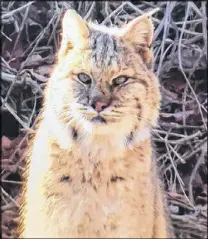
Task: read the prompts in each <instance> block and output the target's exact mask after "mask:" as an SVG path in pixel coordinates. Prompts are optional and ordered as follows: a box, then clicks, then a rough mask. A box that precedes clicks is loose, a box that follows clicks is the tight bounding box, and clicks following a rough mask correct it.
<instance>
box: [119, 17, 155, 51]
mask: <svg viewBox="0 0 208 239" xmlns="http://www.w3.org/2000/svg"><path fill="white" fill-rule="evenodd" d="M153 34H154V26H153V24H152V21H151V19H150V18H149V17H148V16H146V15H142V16H140V17H137V18H135V19H134V20H132V21H131V22H130V23H128V24H127V26H126V27H125V29H124V32H123V38H124V39H125V40H127V41H129V42H131V43H133V44H135V45H138V46H141V47H149V46H150V45H151V44H152V39H153Z"/></svg>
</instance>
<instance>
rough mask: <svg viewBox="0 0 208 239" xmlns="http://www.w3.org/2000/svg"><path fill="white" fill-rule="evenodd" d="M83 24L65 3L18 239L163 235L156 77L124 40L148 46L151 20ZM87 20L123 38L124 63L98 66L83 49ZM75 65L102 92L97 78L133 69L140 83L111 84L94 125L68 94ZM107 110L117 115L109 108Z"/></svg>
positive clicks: (167, 227) (89, 114)
mask: <svg viewBox="0 0 208 239" xmlns="http://www.w3.org/2000/svg"><path fill="white" fill-rule="evenodd" d="M143 20H144V21H143ZM67 21H68V23H69V22H70V24H68V25H70V26H71V27H72V29H73V27H75V26H76V27H77V28H76V34H75V35H76V36H75V35H73V36H72V35H71V36H70V34H67V31H68V30H67ZM85 24H86V23H85V22H84V21H83V20H82V19H80V17H79V16H77V15H76V14H75V12H74V11H72V10H69V11H68V12H67V13H66V15H65V18H64V20H63V31H65V32H63V40H62V45H61V48H60V51H59V53H58V63H57V66H56V68H55V69H54V71H53V73H52V76H51V80H50V82H49V83H48V86H47V89H46V91H45V104H44V107H43V113H42V115H41V119H40V123H39V125H38V128H37V130H36V135H35V137H34V139H33V141H32V143H31V147H30V148H29V150H28V155H27V156H28V157H27V158H28V171H27V172H26V174H25V187H24V193H23V207H22V212H21V217H22V221H21V224H20V238H77V237H79V238H113V237H117V238H121V237H123V238H124V237H125V238H131V237H134V238H169V237H170V236H172V232H171V230H170V223H169V218H168V214H167V213H166V203H165V200H164V199H163V198H164V193H163V190H162V187H161V186H160V183H161V182H160V180H159V177H158V174H157V169H156V164H155V162H154V160H153V153H152V146H151V131H150V130H151V127H152V126H154V125H155V124H156V122H157V117H158V113H159V105H160V98H161V97H160V92H159V83H158V80H157V78H156V77H155V75H154V74H153V73H152V72H151V70H148V68H147V67H146V62H145V58H143V57H142V56H140V55H139V54H135V52H134V49H133V45H132V41H133V39H134V40H135V41H136V44H138V45H141V47H143V49H144V47H145V51H148V49H147V48H146V46H144V44H147V45H148V46H149V44H150V42H151V39H152V34H153V33H152V31H153V29H152V25H151V21H150V20H149V19H147V18H146V17H145V18H141V20H140V21H137V22H136V20H135V22H134V24H135V29H134V30H135V31H134V30H133V28H134V26H133V24H132V25H128V26H127V28H125V29H127V30H123V29H117V28H115V29H113V30H112V29H111V30H108V28H105V27H100V26H96V25H93V24H89V26H88V27H86V26H85ZM137 24H139V26H142V28H139V27H138V26H137ZM145 26H147V28H145ZM148 26H150V27H149V28H148ZM89 27H90V28H91V30H99V31H102V32H105V31H106V32H108V33H109V32H110V33H109V34H112V35H114V36H115V38H116V39H117V40H118V41H121V42H124V44H125V47H126V49H127V52H128V55H130V56H131V64H130V65H128V67H126V63H124V61H121V62H120V65H119V66H117V65H116V64H114V65H113V64H112V65H111V66H110V68H108V69H106V70H104V69H99V68H96V67H95V66H94V65H93V64H92V61H91V59H90V57H89V53H88V50H87V46H88V45H87V44H88V43H87V38H88V35H89V32H88V28H89ZM128 28H129V29H130V30H128ZM136 32H137V33H136ZM143 33H144V34H145V35H144V37H142V34H143ZM71 34H73V33H72V32H71ZM131 34H132V35H131ZM127 35H128V37H129V38H130V39H131V40H129V39H127V38H128V37H127ZM138 35H139V37H138V40H136V36H138ZM130 36H131V37H130ZM78 41H79V44H78V45H76V42H78ZM148 54H149V56H151V52H150V51H149V53H148ZM80 71H81V72H87V74H89V75H90V76H92V75H93V77H94V78H96V79H97V82H98V83H97V84H98V85H97V87H103V90H104V91H106V95H108V92H107V89H106V88H105V87H104V84H106V82H108V83H109V84H110V83H111V81H112V79H113V78H115V77H117V76H119V75H129V76H132V77H134V76H136V77H138V78H139V79H140V81H141V82H142V81H143V83H144V81H145V85H146V86H144V85H143V84H142V83H140V82H138V83H135V84H134V86H132V85H131V84H130V83H129V85H126V87H123V88H122V89H120V90H115V92H114V93H113V94H114V97H113V99H112V104H111V105H110V106H109V107H108V108H106V110H104V111H103V112H102V113H101V115H102V116H103V117H104V118H106V119H107V121H108V122H109V123H108V124H107V125H104V126H103V125H99V124H98V125H94V124H93V123H91V122H90V119H92V118H93V117H94V116H95V112H93V111H90V109H88V111H87V112H84V111H83V109H82V108H81V106H80V105H79V104H77V103H76V102H75V100H74V96H73V91H72V90H73V87H75V82H74V81H73V80H71V79H73V77H75V76H76V74H77V73H79V72H80ZM99 79H102V82H101V81H99ZM138 103H139V104H140V107H137V104H138ZM116 105H121V107H120V108H119V107H118V108H115V107H116ZM115 109H116V110H117V111H118V113H117V115H116V114H115V113H114V114H113V113H112V112H113V110H115ZM82 111H83V113H82ZM140 111H141V112H140ZM54 112H56V113H54ZM138 113H140V118H139V119H138ZM83 115H84V117H83ZM118 115H119V117H118ZM72 128H75V129H77V130H78V137H79V135H81V136H80V137H81V138H80V139H78V140H79V141H78V142H79V143H77V141H75V140H73V139H72V136H71V131H72ZM132 131H133V132H134V138H133V140H132V141H130V142H129V143H128V142H126V141H125V139H126V137H127V136H128V134H129V132H132ZM63 176H64V177H65V178H66V180H65V181H61V178H62V177H63ZM67 177H68V178H67ZM116 177H117V178H116Z"/></svg>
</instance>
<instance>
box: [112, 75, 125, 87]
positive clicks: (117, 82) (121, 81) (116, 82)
mask: <svg viewBox="0 0 208 239" xmlns="http://www.w3.org/2000/svg"><path fill="white" fill-rule="evenodd" d="M127 81H128V77H126V76H119V77H117V78H115V79H113V85H114V86H118V85H122V84H124V83H125V82H127Z"/></svg>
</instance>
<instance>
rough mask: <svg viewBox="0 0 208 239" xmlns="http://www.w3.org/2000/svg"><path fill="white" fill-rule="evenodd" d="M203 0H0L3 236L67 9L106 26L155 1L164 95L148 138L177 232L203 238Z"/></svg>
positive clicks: (9, 227)
mask: <svg viewBox="0 0 208 239" xmlns="http://www.w3.org/2000/svg"><path fill="white" fill-rule="evenodd" d="M206 5H207V4H206V2H205V1H201V2H193V1H189V2H182V1H181V2H157V3H155V2H146V1H137V2H134V3H131V2H112V1H111V2H95V1H94V2H88V1H86V2H84V1H83V2H81V1H77V2H68V1H65V2H57V1H54V2H49V1H46V2H29V3H28V2H23V1H22V2H15V1H11V2H9V1H8V2H1V10H2V16H1V17H2V25H1V33H2V34H1V40H2V55H1V67H2V72H1V80H2V81H1V87H2V91H1V110H2V115H3V117H2V124H3V125H2V133H3V135H4V136H3V137H2V170H1V180H2V185H1V191H2V204H1V208H2V209H1V210H2V215H3V217H2V218H3V220H2V231H3V234H2V237H3V238H14V237H15V231H14V229H15V226H16V224H15V218H16V217H18V207H19V204H18V201H19V189H20V187H21V183H22V182H21V174H22V172H23V171H24V167H25V165H24V156H23V152H24V149H25V147H26V145H27V140H28V133H27V132H28V129H29V130H32V128H33V125H34V124H35V119H36V117H37V115H38V113H39V109H40V106H41V100H42V92H43V89H44V86H45V84H46V82H47V81H48V79H49V74H50V71H51V69H52V68H53V64H54V60H55V53H56V52H57V49H58V48H59V42H60V19H61V16H62V13H63V11H64V10H65V9H67V8H70V7H72V8H74V9H76V10H77V11H78V12H79V13H80V14H81V15H82V16H83V17H84V18H85V19H87V20H89V19H92V20H97V21H98V22H99V23H101V24H106V25H108V26H110V25H112V24H116V25H122V24H123V23H125V22H128V21H129V20H131V19H133V18H134V17H136V16H139V15H141V14H142V13H144V12H148V11H150V10H152V9H154V8H156V7H158V6H159V7H160V10H159V11H158V12H157V13H155V14H154V15H153V16H154V17H153V22H154V24H155V36H154V45H153V48H154V55H155V61H154V70H155V72H156V74H157V75H158V77H159V78H160V82H161V92H162V94H163V101H162V107H161V117H160V121H159V126H158V128H156V129H154V142H155V144H156V149H157V151H158V164H159V166H160V168H161V174H162V175H163V178H164V181H165V184H166V191H167V196H168V201H169V204H170V209H171V212H172V221H173V225H174V228H175V231H176V233H177V236H178V238H206V237H207V228H206V224H207V167H206V165H207V154H206V152H207V10H206V7H207V6H206Z"/></svg>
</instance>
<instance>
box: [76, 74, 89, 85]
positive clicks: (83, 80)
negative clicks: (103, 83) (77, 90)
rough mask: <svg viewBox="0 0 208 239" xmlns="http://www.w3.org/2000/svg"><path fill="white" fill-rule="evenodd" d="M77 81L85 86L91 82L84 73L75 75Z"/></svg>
mask: <svg viewBox="0 0 208 239" xmlns="http://www.w3.org/2000/svg"><path fill="white" fill-rule="evenodd" d="M77 77H78V79H79V80H80V81H81V82H82V83H83V84H85V85H90V84H91V82H92V80H91V78H90V76H88V75H87V74H85V73H80V74H78V75H77Z"/></svg>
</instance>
